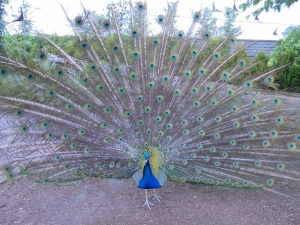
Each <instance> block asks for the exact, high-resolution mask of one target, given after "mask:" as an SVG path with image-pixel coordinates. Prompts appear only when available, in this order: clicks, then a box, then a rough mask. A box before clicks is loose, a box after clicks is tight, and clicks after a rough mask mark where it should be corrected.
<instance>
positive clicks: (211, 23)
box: [199, 8, 218, 36]
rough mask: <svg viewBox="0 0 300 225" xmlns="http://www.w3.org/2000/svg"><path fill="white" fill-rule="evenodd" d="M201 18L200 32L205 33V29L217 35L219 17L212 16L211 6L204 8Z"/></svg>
mask: <svg viewBox="0 0 300 225" xmlns="http://www.w3.org/2000/svg"><path fill="white" fill-rule="evenodd" d="M201 14H202V15H201V18H200V19H199V23H200V29H199V33H200V34H203V33H204V32H205V31H209V32H211V34H212V35H213V36H217V34H218V27H217V18H215V17H213V16H212V11H211V9H209V8H204V9H203V10H202V11H201Z"/></svg>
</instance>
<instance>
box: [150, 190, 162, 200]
mask: <svg viewBox="0 0 300 225" xmlns="http://www.w3.org/2000/svg"><path fill="white" fill-rule="evenodd" d="M152 195H153V199H152V200H157V201H158V202H160V200H159V199H160V198H162V197H161V196H159V195H158V194H156V191H155V190H153V194H152Z"/></svg>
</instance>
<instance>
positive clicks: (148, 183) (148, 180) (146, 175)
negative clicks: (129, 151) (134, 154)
mask: <svg viewBox="0 0 300 225" xmlns="http://www.w3.org/2000/svg"><path fill="white" fill-rule="evenodd" d="M138 187H139V188H142V189H153V188H160V187H161V185H160V184H159V182H158V180H157V179H156V177H155V176H154V175H153V173H152V171H151V167H150V164H149V161H147V163H146V165H145V166H144V170H143V177H142V179H141V180H140V181H139V185H138Z"/></svg>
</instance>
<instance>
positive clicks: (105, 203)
mask: <svg viewBox="0 0 300 225" xmlns="http://www.w3.org/2000/svg"><path fill="white" fill-rule="evenodd" d="M31 185H33V187H32V188H30V189H28V190H27V191H25V192H23V193H22V194H20V195H18V197H17V198H15V199H14V200H12V201H9V202H8V204H7V205H6V206H4V207H2V208H0V224H1V225H4V224H9V225H10V224H38V225H40V224H72V225H73V224H221V225H223V224H224V225H226V224H243V225H244V224H268V225H269V224H300V203H299V200H298V201H297V200H292V199H289V198H285V197H282V196H279V195H275V194H273V193H271V192H267V191H264V190H261V189H257V190H233V191H224V190H220V189H219V188H217V187H209V186H197V185H191V184H187V183H173V182H167V183H166V185H165V186H164V187H163V188H161V189H160V190H159V195H160V196H162V197H163V198H162V199H161V203H158V202H154V203H155V205H154V206H152V210H151V211H150V210H149V209H148V208H147V207H142V205H143V203H144V200H145V199H144V191H143V190H141V189H138V188H137V187H136V186H135V184H134V183H133V181H132V180H131V179H128V180H112V179H101V180H100V179H96V178H90V179H86V180H84V181H79V182H77V183H76V185H75V186H57V185H54V184H50V185H41V184H33V183H32V182H29V181H27V179H25V178H18V179H16V181H15V183H14V184H1V185H0V193H1V196H0V205H3V204H4V203H5V202H7V200H9V199H11V198H12V197H13V196H16V195H17V194H18V193H20V192H21V191H22V190H24V189H26V188H27V187H28V186H31Z"/></svg>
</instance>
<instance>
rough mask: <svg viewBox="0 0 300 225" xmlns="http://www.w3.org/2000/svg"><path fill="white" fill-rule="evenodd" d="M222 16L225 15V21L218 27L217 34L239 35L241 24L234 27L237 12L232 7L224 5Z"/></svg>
mask: <svg viewBox="0 0 300 225" xmlns="http://www.w3.org/2000/svg"><path fill="white" fill-rule="evenodd" d="M224 16H225V17H226V21H225V23H224V25H223V26H221V27H220V29H219V35H220V36H225V37H227V36H229V35H231V34H234V36H239V35H241V34H242V33H243V31H242V29H241V26H238V27H235V26H234V23H235V20H236V18H237V16H238V13H237V12H235V11H234V10H233V9H232V8H230V7H226V11H225V13H224Z"/></svg>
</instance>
